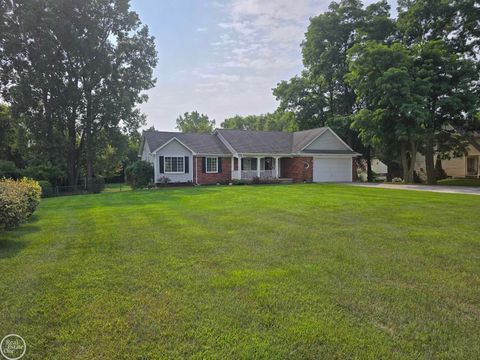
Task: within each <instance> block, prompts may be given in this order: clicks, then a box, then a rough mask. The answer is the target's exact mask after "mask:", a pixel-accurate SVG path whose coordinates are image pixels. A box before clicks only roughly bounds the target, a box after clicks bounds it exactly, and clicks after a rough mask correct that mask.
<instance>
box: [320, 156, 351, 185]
mask: <svg viewBox="0 0 480 360" xmlns="http://www.w3.org/2000/svg"><path fill="white" fill-rule="evenodd" d="M313 181H314V182H333V181H352V159H351V158H314V159H313Z"/></svg>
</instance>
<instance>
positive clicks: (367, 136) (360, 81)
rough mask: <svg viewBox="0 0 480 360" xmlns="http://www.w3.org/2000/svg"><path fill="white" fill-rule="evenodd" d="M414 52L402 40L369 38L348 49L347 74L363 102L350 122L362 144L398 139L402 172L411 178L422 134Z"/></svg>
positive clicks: (387, 143)
mask: <svg viewBox="0 0 480 360" xmlns="http://www.w3.org/2000/svg"><path fill="white" fill-rule="evenodd" d="M413 61H414V60H413V56H412V53H411V52H410V50H409V49H407V48H406V47H405V46H404V45H402V44H401V43H398V42H396V43H393V44H392V45H384V44H379V43H377V42H373V41H369V42H366V43H365V44H361V45H357V46H355V47H354V48H352V49H351V50H350V52H349V66H350V73H349V74H348V75H347V77H346V80H347V81H348V82H349V84H351V86H352V87H353V88H354V89H355V92H356V95H357V102H358V103H359V104H361V105H362V109H361V110H359V111H358V112H357V113H356V114H355V116H354V119H355V121H354V123H353V127H354V128H356V129H357V130H358V131H359V136H360V138H361V139H362V141H363V142H364V143H365V144H368V145H370V146H377V147H383V148H388V147H390V146H392V144H399V149H400V158H401V163H402V168H403V178H404V181H405V182H407V183H411V182H413V180H414V178H413V173H414V167H415V160H416V155H417V149H418V146H419V141H420V140H421V139H422V136H423V135H424V133H423V131H424V130H423V129H424V123H425V118H424V117H425V113H424V111H423V99H424V98H423V96H422V95H423V92H424V91H425V90H424V88H425V84H424V82H423V81H422V80H421V79H418V78H417V77H416V76H415V71H414V66H413Z"/></svg>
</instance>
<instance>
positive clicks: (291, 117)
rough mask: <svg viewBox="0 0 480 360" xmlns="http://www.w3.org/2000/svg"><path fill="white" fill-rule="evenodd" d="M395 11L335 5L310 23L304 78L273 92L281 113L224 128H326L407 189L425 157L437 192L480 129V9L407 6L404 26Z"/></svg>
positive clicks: (380, 5)
mask: <svg viewBox="0 0 480 360" xmlns="http://www.w3.org/2000/svg"><path fill="white" fill-rule="evenodd" d="M390 10H391V9H390V6H389V5H388V3H387V2H386V1H379V2H377V3H373V4H371V5H368V6H366V7H365V6H363V4H362V3H361V2H360V1H358V0H341V1H339V2H332V3H331V4H330V6H329V8H328V11H326V12H324V13H322V14H320V15H318V16H316V17H312V18H311V19H310V25H309V26H308V29H307V32H306V34H305V39H304V41H303V42H302V44H301V47H302V55H303V64H304V70H303V71H302V73H301V74H299V75H297V76H295V77H293V78H292V79H290V80H287V81H281V82H280V83H279V84H278V85H277V86H276V87H275V88H274V89H273V95H274V96H275V97H276V99H277V100H278V102H279V106H278V109H277V110H276V111H275V112H274V113H271V114H265V115H251V116H235V117H232V118H229V119H226V120H225V121H224V122H223V123H222V124H221V126H222V127H224V128H237V129H252V130H282V131H294V130H297V129H298V130H304V129H310V128H314V127H319V126H325V125H328V126H331V127H332V128H333V129H334V130H335V131H336V132H337V133H339V134H340V135H341V136H342V137H343V138H344V139H346V141H347V142H348V144H349V145H350V146H352V147H353V148H354V149H355V150H356V151H358V152H360V153H362V154H363V155H364V157H365V158H366V159H367V162H370V159H371V158H372V157H373V156H375V157H377V158H380V159H381V160H382V161H384V162H385V163H386V164H387V166H388V167H389V169H392V168H399V169H402V172H403V179H404V180H405V182H413V180H414V167H415V160H416V158H417V156H418V154H422V155H423V156H424V157H425V167H426V177H427V182H428V183H429V184H434V183H436V180H437V177H438V176H439V171H440V170H441V160H442V159H447V158H450V157H452V156H459V155H462V154H464V153H465V151H466V148H467V146H468V142H467V139H468V136H469V134H473V132H474V131H476V130H478V129H479V128H480V125H479V123H480V115H479V99H480V93H479V90H480V87H479V72H480V71H479V70H480V68H479V46H480V7H479V6H478V3H476V1H475V0H452V1H438V0H416V1H411V0H399V1H398V8H397V12H398V16H397V18H395V19H393V18H391V16H390ZM186 115H187V114H186ZM184 117H185V116H184ZM177 125H178V128H179V129H183V128H182V122H181V121H180V122H177ZM191 129H192V127H190V130H191ZM212 129H213V127H210V129H208V127H207V130H205V128H204V129H203V130H202V131H211V130H212ZM371 177H372V174H371V172H369V178H370V179H371Z"/></svg>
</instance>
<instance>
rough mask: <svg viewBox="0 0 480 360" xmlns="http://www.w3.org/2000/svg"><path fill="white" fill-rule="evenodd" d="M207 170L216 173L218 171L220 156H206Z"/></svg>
mask: <svg viewBox="0 0 480 360" xmlns="http://www.w3.org/2000/svg"><path fill="white" fill-rule="evenodd" d="M206 161H207V164H206V170H207V173H216V172H218V158H216V157H207V158H206Z"/></svg>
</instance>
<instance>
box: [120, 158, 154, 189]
mask: <svg viewBox="0 0 480 360" xmlns="http://www.w3.org/2000/svg"><path fill="white" fill-rule="evenodd" d="M125 176H126V179H127V184H129V185H130V186H131V187H132V188H133V189H140V188H144V187H146V186H148V185H149V184H150V183H152V182H153V165H152V164H150V163H149V162H147V161H142V160H139V161H136V162H134V163H133V164H130V165H129V166H127V168H126V169H125Z"/></svg>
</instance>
